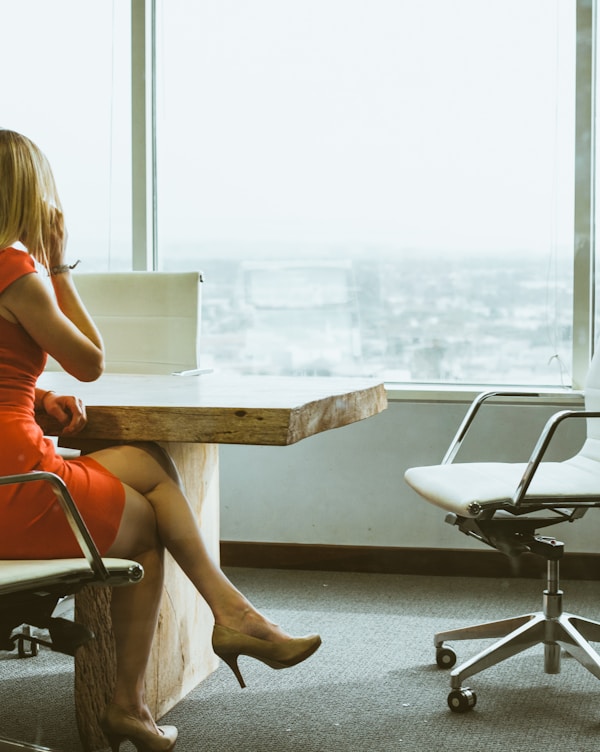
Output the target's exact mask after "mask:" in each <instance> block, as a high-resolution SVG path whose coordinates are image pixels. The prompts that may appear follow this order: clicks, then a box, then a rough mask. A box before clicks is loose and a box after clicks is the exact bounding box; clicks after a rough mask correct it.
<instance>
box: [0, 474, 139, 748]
mask: <svg viewBox="0 0 600 752" xmlns="http://www.w3.org/2000/svg"><path fill="white" fill-rule="evenodd" d="M24 483H49V484H50V485H51V487H52V490H53V491H54V494H55V495H56V498H57V500H58V502H59V504H60V506H61V509H62V510H63V512H64V514H65V515H66V518H67V520H68V522H69V525H70V527H71V529H72V530H73V533H74V534H75V537H76V539H77V542H78V544H79V546H80V548H81V551H82V556H81V557H80V558H69V559H41V560H18V561H17V560H0V650H5V651H11V650H13V649H14V648H15V645H16V646H17V647H18V649H19V654H20V655H21V656H25V655H27V654H30V655H35V654H37V648H38V645H39V644H42V645H45V646H47V647H49V648H51V649H52V650H56V651H59V652H61V653H66V654H68V655H74V653H75V651H76V650H77V648H78V647H79V646H80V645H82V644H83V643H85V642H86V641H87V640H89V639H92V638H93V637H94V635H93V634H92V632H90V630H88V629H87V628H86V627H85V625H81V624H77V623H75V622H72V621H70V620H67V619H64V618H61V617H56V616H53V612H54V610H55V607H56V604H57V603H58V601H59V600H60V599H61V598H63V597H64V596H66V595H71V594H73V593H76V592H78V591H79V590H81V588H83V587H84V586H85V585H100V586H116V585H126V584H129V583H135V582H138V581H139V580H141V578H142V577H143V574H144V572H143V569H142V567H141V566H140V565H139V564H138V563H137V562H135V561H130V560H128V559H115V558H102V557H101V556H100V553H99V552H98V549H97V548H96V546H95V544H94V541H93V539H92V537H91V536H90V533H89V531H88V529H87V527H86V525H85V522H84V521H83V519H82V518H81V515H80V514H79V511H78V509H77V507H76V505H75V502H74V501H73V498H72V497H71V495H70V493H69V490H68V488H67V487H66V485H65V483H64V482H63V481H62V479H61V478H59V477H58V476H57V475H54V474H53V473H47V472H39V471H34V472H29V473H24V474H19V475H8V476H0V485H15V484H24ZM31 627H39V628H41V629H42V630H44V633H43V634H44V637H40V636H36V635H35V634H33V633H32V632H31ZM46 632H47V633H49V639H46V636H45V635H46ZM40 634H41V633H40ZM27 644H29V645H31V651H30V652H28V650H27V649H26V645H27ZM16 750H38V751H39V752H42V751H43V752H52V750H50V749H49V748H48V747H41V746H39V745H36V744H30V743H27V742H23V741H17V740H15V739H8V738H4V737H1V738H0V752H9V751H10V752H13V751H15V752H16ZM54 752H57V751H56V750H55V751H54Z"/></svg>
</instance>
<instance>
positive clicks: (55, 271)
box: [48, 259, 81, 277]
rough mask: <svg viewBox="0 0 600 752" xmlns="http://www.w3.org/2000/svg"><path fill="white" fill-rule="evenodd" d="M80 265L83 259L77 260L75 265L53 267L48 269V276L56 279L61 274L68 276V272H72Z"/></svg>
mask: <svg viewBox="0 0 600 752" xmlns="http://www.w3.org/2000/svg"><path fill="white" fill-rule="evenodd" d="M80 263H81V259H77V261H76V262H75V263H74V264H57V265H56V266H51V267H50V269H48V274H49V275H50V276H51V277H56V276H58V275H59V274H66V273H67V272H70V271H72V270H73V269H74V268H75V267H76V266H78V265H79V264H80Z"/></svg>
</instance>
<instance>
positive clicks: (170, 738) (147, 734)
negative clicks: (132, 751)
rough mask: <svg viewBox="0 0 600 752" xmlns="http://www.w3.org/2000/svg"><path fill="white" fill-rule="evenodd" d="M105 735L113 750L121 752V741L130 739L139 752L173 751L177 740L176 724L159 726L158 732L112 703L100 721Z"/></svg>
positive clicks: (113, 751)
mask: <svg viewBox="0 0 600 752" xmlns="http://www.w3.org/2000/svg"><path fill="white" fill-rule="evenodd" d="M100 727H101V728H102V732H103V733H104V736H106V738H107V739H108V742H109V744H110V748H111V749H112V752H119V748H120V747H121V742H124V741H126V740H127V739H129V741H130V742H131V743H132V744H133V746H134V747H135V748H136V749H137V752H171V750H172V749H174V747H175V742H176V740H177V729H176V728H175V726H159V727H158V731H159V733H158V734H155V733H154V732H152V731H149V730H148V729H147V728H146V727H145V726H144V724H143V723H142V722H141V721H140V720H139V719H138V718H134V717H133V716H132V715H129V714H128V713H126V712H125V711H124V710H122V709H121V708H120V707H119V706H118V705H114V704H111V705H109V706H108V708H107V709H106V712H105V714H104V717H103V718H102V720H101V721H100Z"/></svg>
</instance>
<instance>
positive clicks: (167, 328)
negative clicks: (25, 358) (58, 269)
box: [48, 272, 202, 373]
mask: <svg viewBox="0 0 600 752" xmlns="http://www.w3.org/2000/svg"><path fill="white" fill-rule="evenodd" d="M74 281H75V285H76V287H77V290H78V292H79V294H80V295H81V298H82V300H83V302H84V303H85V305H86V307H87V309H88V310H89V312H90V314H91V316H92V318H93V319H94V321H95V323H96V325H97V326H98V329H99V330H100V332H101V334H102V337H103V339H104V345H105V348H106V371H107V372H112V373H172V372H173V371H182V370H190V369H195V368H198V359H199V354H200V322H201V282H202V275H201V274H200V272H106V273H104V272H103V273H98V274H95V273H92V274H77V275H74ZM57 368H59V366H58V365H57V364H56V363H55V362H52V361H50V362H49V364H48V370H56V369H57Z"/></svg>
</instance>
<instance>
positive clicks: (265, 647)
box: [212, 624, 321, 689]
mask: <svg viewBox="0 0 600 752" xmlns="http://www.w3.org/2000/svg"><path fill="white" fill-rule="evenodd" d="M320 644H321V638H320V637H319V635H309V636H308V637H291V638H290V639H289V640H284V641H283V642H272V641H270V640H263V639H261V638H259V637H250V636H249V635H245V634H243V633H242V632H236V631H235V630H234V629H229V627H222V626H221V625H220V624H215V627H214V629H213V634H212V646H213V650H214V652H215V654H216V655H218V656H219V658H220V659H221V660H222V661H223V662H224V663H226V664H227V665H228V666H229V668H230V669H231V670H232V671H233V673H234V674H235V677H236V679H237V680H238V682H239V684H240V687H241V688H242V689H243V688H244V687H245V686H246V684H245V683H244V679H243V677H242V674H241V671H240V669H239V666H238V658H239V657H240V655H246V656H248V657H249V658H255V659H256V660H257V661H262V662H263V663H266V664H267V666H270V667H271V668H275V669H281V668H289V667H290V666H295V665H296V664H297V663H301V662H302V661H304V660H306V659H307V658H309V657H310V656H311V655H312V654H313V653H314V652H315V650H317V648H318V647H319V645H320Z"/></svg>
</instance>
